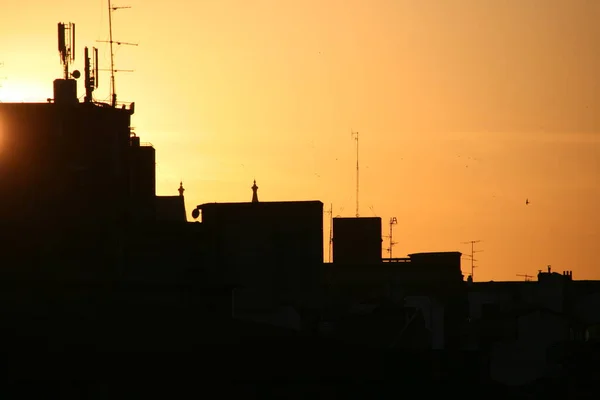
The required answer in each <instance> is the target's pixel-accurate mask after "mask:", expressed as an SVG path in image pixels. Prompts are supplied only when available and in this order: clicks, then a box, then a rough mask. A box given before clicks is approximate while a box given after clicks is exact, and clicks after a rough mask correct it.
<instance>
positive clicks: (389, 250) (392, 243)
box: [386, 217, 398, 258]
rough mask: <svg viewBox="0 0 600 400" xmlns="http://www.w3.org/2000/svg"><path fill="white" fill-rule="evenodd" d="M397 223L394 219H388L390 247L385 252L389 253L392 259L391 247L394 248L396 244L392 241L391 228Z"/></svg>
mask: <svg viewBox="0 0 600 400" xmlns="http://www.w3.org/2000/svg"><path fill="white" fill-rule="evenodd" d="M397 223H398V220H397V219H396V217H392V218H390V236H389V239H390V247H388V248H387V249H386V250H387V252H388V253H390V258H392V247H394V245H395V244H397V242H394V240H393V228H394V225H396V224H397Z"/></svg>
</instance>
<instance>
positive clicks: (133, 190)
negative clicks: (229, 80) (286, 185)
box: [0, 57, 600, 397]
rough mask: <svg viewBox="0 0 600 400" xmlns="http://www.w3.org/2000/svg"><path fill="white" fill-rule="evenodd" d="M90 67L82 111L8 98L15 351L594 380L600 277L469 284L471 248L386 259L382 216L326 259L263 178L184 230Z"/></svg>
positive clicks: (0, 215)
mask: <svg viewBox="0 0 600 400" xmlns="http://www.w3.org/2000/svg"><path fill="white" fill-rule="evenodd" d="M86 58H87V57H86ZM86 62H89V60H86ZM87 67H88V66H87V65H86V74H85V77H84V87H85V88H86V96H85V99H84V101H79V100H78V96H77V90H76V81H75V80H74V79H71V78H70V77H69V76H67V77H65V78H64V79H58V80H56V81H55V84H54V88H55V92H54V97H53V99H49V100H48V101H47V102H46V103H39V104H31V103H18V104H14V103H8V104H7V103H0V121H1V127H2V131H1V139H2V144H1V146H2V147H1V150H0V193H1V194H2V196H1V197H0V224H1V226H0V266H1V268H0V278H1V281H0V282H1V283H0V286H1V287H2V290H1V295H0V296H1V297H0V316H1V318H2V321H3V324H4V326H6V327H8V328H7V329H5V330H4V331H3V333H2V335H3V336H2V338H3V339H4V340H3V341H2V343H4V346H5V348H6V349H12V350H15V349H18V350H23V349H29V350H32V349H33V350H58V351H65V350H66V351H73V352H75V353H76V352H78V351H82V350H83V351H88V352H89V351H90V350H91V349H95V350H100V351H180V352H201V353H202V355H203V356H202V357H203V359H204V360H205V362H208V361H206V360H210V363H211V365H213V366H214V371H221V372H220V375H219V374H217V373H216V372H214V371H213V375H211V376H212V377H213V378H214V379H217V378H215V377H217V375H218V378H219V379H222V378H223V376H228V377H229V379H230V380H233V381H236V382H242V381H244V379H245V382H249V381H257V380H258V381H260V380H268V379H271V378H273V377H279V378H286V379H292V380H294V379H296V380H298V379H300V380H301V381H302V382H304V383H306V382H313V381H316V380H317V378H318V377H326V379H329V380H330V381H331V382H340V381H348V380H350V381H354V382H355V381H361V380H362V381H367V382H380V383H381V382H389V383H390V385H391V386H390V387H392V386H394V387H395V388H396V390H397V389H398V384H397V381H398V379H400V380H401V382H402V383H401V384H400V385H401V386H402V385H404V386H406V385H413V386H415V385H416V386H418V387H419V388H420V389H419V390H421V391H423V390H425V389H424V388H426V387H429V386H431V383H432V382H437V383H438V384H442V383H444V384H445V385H449V387H450V386H451V387H454V388H456V389H457V390H458V391H459V392H460V393H461V395H462V396H463V397H464V396H467V397H468V395H469V393H471V394H473V395H475V394H476V393H479V392H477V391H476V388H475V386H476V385H475V383H473V382H471V383H470V386H471V392H468V391H467V392H465V390H466V389H465V387H464V385H463V383H464V381H466V380H467V379H472V380H475V381H476V382H480V383H482V384H485V385H488V386H487V387H491V386H489V385H492V380H495V381H497V382H501V383H503V384H505V385H524V384H529V383H531V382H535V381H536V380H539V379H542V378H544V377H548V376H551V377H553V378H555V380H556V379H559V378H560V379H563V380H569V379H571V380H572V379H573V378H572V377H573V374H575V372H573V371H578V372H577V373H576V375H577V376H578V377H580V376H583V375H585V374H583V373H582V372H581V368H583V367H581V365H583V364H582V363H584V362H586V361H585V357H584V356H583V355H584V354H585V355H587V356H588V358H589V356H590V354H595V353H594V352H593V350H594V347H593V343H594V341H595V340H597V338H598V329H597V328H595V326H596V325H598V324H600V319H599V318H598V312H597V310H598V309H599V307H596V303H598V292H600V289H599V288H598V287H597V285H596V284H595V283H593V282H576V281H573V280H572V275H570V274H562V275H561V274H558V275H557V274H554V273H551V272H550V271H548V273H540V276H539V279H538V282H524V283H472V282H465V280H464V279H463V275H462V273H461V265H460V260H461V254H460V253H459V252H436V253H418V254H411V255H409V256H408V257H406V258H393V259H390V258H388V259H385V258H382V257H381V242H382V235H381V219H380V218H334V219H333V256H334V259H333V262H332V263H324V262H323V204H322V203H321V202H320V201H304V202H268V201H267V202H264V201H259V199H258V194H257V190H258V187H257V186H256V182H254V186H253V187H252V189H253V193H252V201H249V202H247V203H208V204H202V205H199V206H198V207H197V208H196V209H194V210H192V212H191V215H192V216H193V220H194V222H188V219H187V217H186V210H185V206H184V196H183V194H184V189H183V186H182V185H181V186H180V188H179V195H174V196H157V195H156V189H155V149H154V148H153V147H152V146H151V145H149V144H146V143H143V142H141V139H140V137H139V136H137V135H136V134H135V133H133V131H132V129H131V127H130V122H131V116H132V115H133V113H134V111H135V108H134V105H133V104H126V105H117V104H110V105H109V104H104V103H99V102H95V101H93V100H92V96H91V93H92V92H93V90H92V88H91V73H90V72H89V68H87ZM582 349H583V350H582ZM528 352H529V353H528ZM212 353H214V355H209V354H212ZM509 355H510V357H509ZM525 355H528V357H529V358H527V360H522V359H520V358H519V357H525ZM257 359H261V360H262V361H264V363H265V364H268V365H269V368H263V367H260V368H259V367H258V365H257V363H255V362H252V361H251V360H257ZM224 360H226V361H224ZM582 360H583V361H582ZM78 362H83V361H82V360H79V361H78ZM517 367H519V368H521V369H522V371H520V372H518V373H515V372H514V371H516V368H517ZM577 368H579V369H577ZM70 371H71V372H70V373H72V374H75V375H77V374H79V373H81V371H76V369H75V368H71V369H70ZM144 371H145V373H148V371H147V370H144ZM77 376H79V375H77ZM393 382H396V384H393ZM305 386H306V385H305ZM384 386H385V385H384ZM296 390H299V389H298V388H296ZM365 390H366V389H365ZM390 390H392V389H390ZM532 390H533V389H532ZM370 393H371V394H373V392H370ZM422 393H423V392H422ZM494 393H496V394H499V393H503V392H501V391H500V389H494ZM367 395H368V394H367V392H365V396H367ZM485 395H486V397H489V396H490V393H489V392H488V393H486V394H485Z"/></svg>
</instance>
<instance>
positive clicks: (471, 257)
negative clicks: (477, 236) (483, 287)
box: [462, 240, 483, 281]
mask: <svg viewBox="0 0 600 400" xmlns="http://www.w3.org/2000/svg"><path fill="white" fill-rule="evenodd" d="M479 242H481V240H470V241H468V242H462V243H463V244H471V255H470V256H467V257H469V258H470V259H471V279H472V280H473V281H475V274H474V272H475V268H477V265H475V261H477V260H476V259H475V257H474V256H475V253H481V252H482V251H483V250H475V243H479Z"/></svg>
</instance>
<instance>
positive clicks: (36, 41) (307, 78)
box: [0, 0, 600, 281]
mask: <svg viewBox="0 0 600 400" xmlns="http://www.w3.org/2000/svg"><path fill="white" fill-rule="evenodd" d="M3 3H7V4H2V13H0V62H2V61H3V62H4V67H2V68H0V77H3V76H5V77H6V78H7V79H6V80H0V84H1V85H2V87H1V88H0V100H3V101H45V99H46V98H48V97H51V96H52V80H53V79H55V78H58V77H60V75H61V65H60V62H59V55H58V51H57V43H56V24H57V23H58V22H61V21H62V22H75V23H76V25H77V43H76V44H77V58H76V62H75V66H74V67H75V68H78V69H80V70H83V46H85V45H88V46H97V47H98V48H99V49H100V64H101V65H100V67H101V68H108V67H109V53H108V51H107V50H108V45H107V44H105V43H96V42H95V41H96V40H106V39H107V38H108V19H107V10H106V8H107V6H106V0H96V1H86V2H81V1H72V0H62V1H59V2H49V1H46V0H21V1H18V2H7V1H4V2H3ZM113 5H116V6H131V7H132V8H131V9H129V10H118V11H116V12H115V14H113V15H114V18H113V32H114V39H115V40H121V41H124V42H136V43H139V47H130V46H122V47H120V48H118V49H117V53H116V58H115V61H116V68H117V69H119V68H120V69H133V70H135V72H134V73H125V72H123V73H119V74H117V82H116V89H117V94H118V96H119V100H121V101H135V102H136V113H135V115H134V117H133V122H132V124H133V126H134V127H135V128H136V132H137V133H138V134H139V135H140V136H142V140H143V141H148V142H151V143H153V144H154V146H155V147H156V149H157V163H158V165H157V188H158V192H159V194H169V195H174V194H177V187H178V185H179V180H180V179H183V182H184V186H185V187H186V189H187V190H186V192H185V194H186V202H187V207H188V212H190V211H191V210H192V209H193V208H194V206H195V205H196V204H200V203H204V202H213V201H249V200H250V199H251V195H252V192H251V190H250V186H251V185H252V179H254V178H256V179H257V183H258V186H259V187H260V189H259V198H260V199H261V200H264V201H267V200H306V199H318V200H322V201H323V202H324V203H325V204H326V206H327V208H328V207H329V204H330V203H333V208H334V215H342V216H353V215H354V208H355V195H354V194H355V171H354V167H355V159H354V157H355V151H354V145H355V143H354V142H353V141H352V140H351V137H350V130H351V129H354V130H357V131H359V132H360V147H361V154H360V156H361V171H362V172H361V187H360V204H361V215H363V216H373V215H377V216H381V217H382V218H383V220H384V222H387V221H388V220H389V218H390V217H391V216H396V217H397V218H398V220H399V223H398V225H397V226H396V227H395V228H394V232H395V233H394V235H395V236H394V238H395V240H396V241H397V242H398V244H397V245H396V246H395V247H394V255H395V256H402V255H405V254H407V253H411V252H419V251H446V250H459V251H462V252H468V251H470V246H468V245H465V244H462V243H461V242H464V241H469V240H482V242H481V243H479V244H478V246H479V249H480V250H483V252H482V253H479V254H477V257H476V258H477V259H478V260H479V262H478V264H479V265H480V268H478V269H477V270H476V272H475V280H478V281H479V280H490V279H494V280H518V279H521V278H519V277H517V276H516V274H526V273H527V274H530V275H535V273H536V272H537V270H538V269H545V267H546V265H548V264H551V265H552V266H553V267H554V268H555V269H556V270H560V271H562V270H567V269H569V270H573V276H574V278H575V279H600V272H598V261H597V257H596V256H595V246H596V245H597V244H598V243H599V239H600V211H598V207H597V205H598V204H600V202H599V200H600V189H599V188H598V187H597V185H596V181H597V176H598V174H600V120H599V118H600V102H598V97H597V96H598V94H599V93H600V84H599V82H600V79H599V78H598V77H597V74H598V71H600V52H598V50H597V41H598V40H599V39H600V24H599V23H598V21H599V20H600V1H594V0H587V1H586V0H563V1H559V0H522V1H510V2H497V1H491V0H454V1H438V0H419V1H416V0H369V1H367V0H344V1H342V0H304V1H296V0H294V1H292V0H252V1H250V0H218V1H217V0H199V1H181V0H171V1H169V2H165V1H162V0H161V1H158V0H143V1H142V0H128V1H124V2H114V4H113ZM108 83H109V75H108V73H104V74H103V75H101V77H100V88H99V89H98V90H97V92H96V93H95V94H96V99H97V100H104V99H107V98H108V93H109V85H108ZM79 92H80V94H81V95H82V94H83V87H82V85H81V82H80V87H79ZM526 198H529V199H530V201H531V204H530V205H529V206H525V199H526ZM324 228H325V230H328V229H329V227H328V224H326V225H325V227H324ZM384 228H385V229H384V231H385V232H387V226H385V227H384ZM385 232H384V233H385ZM467 265H468V261H466V260H465V262H464V268H463V270H464V271H465V272H466V271H467V268H466V266H467Z"/></svg>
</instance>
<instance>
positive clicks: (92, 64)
mask: <svg viewBox="0 0 600 400" xmlns="http://www.w3.org/2000/svg"><path fill="white" fill-rule="evenodd" d="M92 54H93V59H90V54H89V49H88V48H87V47H86V48H85V70H84V74H85V82H84V84H85V102H86V103H91V102H92V92H93V91H94V89H97V88H98V49H97V48H95V47H93V48H92Z"/></svg>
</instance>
